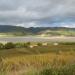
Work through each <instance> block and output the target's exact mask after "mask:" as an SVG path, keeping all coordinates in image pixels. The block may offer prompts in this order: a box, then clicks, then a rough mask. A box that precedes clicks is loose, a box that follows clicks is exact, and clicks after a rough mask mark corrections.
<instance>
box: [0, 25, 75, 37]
mask: <svg viewBox="0 0 75 75" xmlns="http://www.w3.org/2000/svg"><path fill="white" fill-rule="evenodd" d="M0 33H1V34H6V35H16V36H24V35H41V36H75V28H65V27H30V28H24V27H20V26H10V25H0Z"/></svg>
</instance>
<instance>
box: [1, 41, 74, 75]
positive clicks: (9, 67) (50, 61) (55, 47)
mask: <svg viewBox="0 0 75 75" xmlns="http://www.w3.org/2000/svg"><path fill="white" fill-rule="evenodd" d="M0 75H75V43H30V42H28V43H6V44H2V43H0Z"/></svg>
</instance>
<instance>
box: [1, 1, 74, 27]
mask: <svg viewBox="0 0 75 75" xmlns="http://www.w3.org/2000/svg"><path fill="white" fill-rule="evenodd" d="M63 23H64V24H63ZM0 24H4V25H7V24H9V25H19V26H24V27H31V26H35V27H36V26H44V27H45V26H67V25H68V26H70V27H75V0H0ZM72 25H73V26H72Z"/></svg>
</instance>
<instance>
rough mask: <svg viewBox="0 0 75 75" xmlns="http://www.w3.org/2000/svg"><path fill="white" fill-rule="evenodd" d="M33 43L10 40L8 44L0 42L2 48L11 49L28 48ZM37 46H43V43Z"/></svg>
mask: <svg viewBox="0 0 75 75" xmlns="http://www.w3.org/2000/svg"><path fill="white" fill-rule="evenodd" d="M30 45H31V43H30V42H27V43H12V42H8V43H6V44H2V43H0V49H11V48H24V47H25V48H28V47H29V46H30ZM37 46H42V43H37Z"/></svg>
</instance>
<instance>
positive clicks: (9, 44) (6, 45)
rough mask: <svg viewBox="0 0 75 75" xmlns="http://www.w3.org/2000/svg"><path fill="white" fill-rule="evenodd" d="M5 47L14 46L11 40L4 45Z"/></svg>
mask: <svg viewBox="0 0 75 75" xmlns="http://www.w3.org/2000/svg"><path fill="white" fill-rule="evenodd" d="M4 48H5V49H11V48H15V44H13V43H12V42H8V43H6V44H5V45H4Z"/></svg>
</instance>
